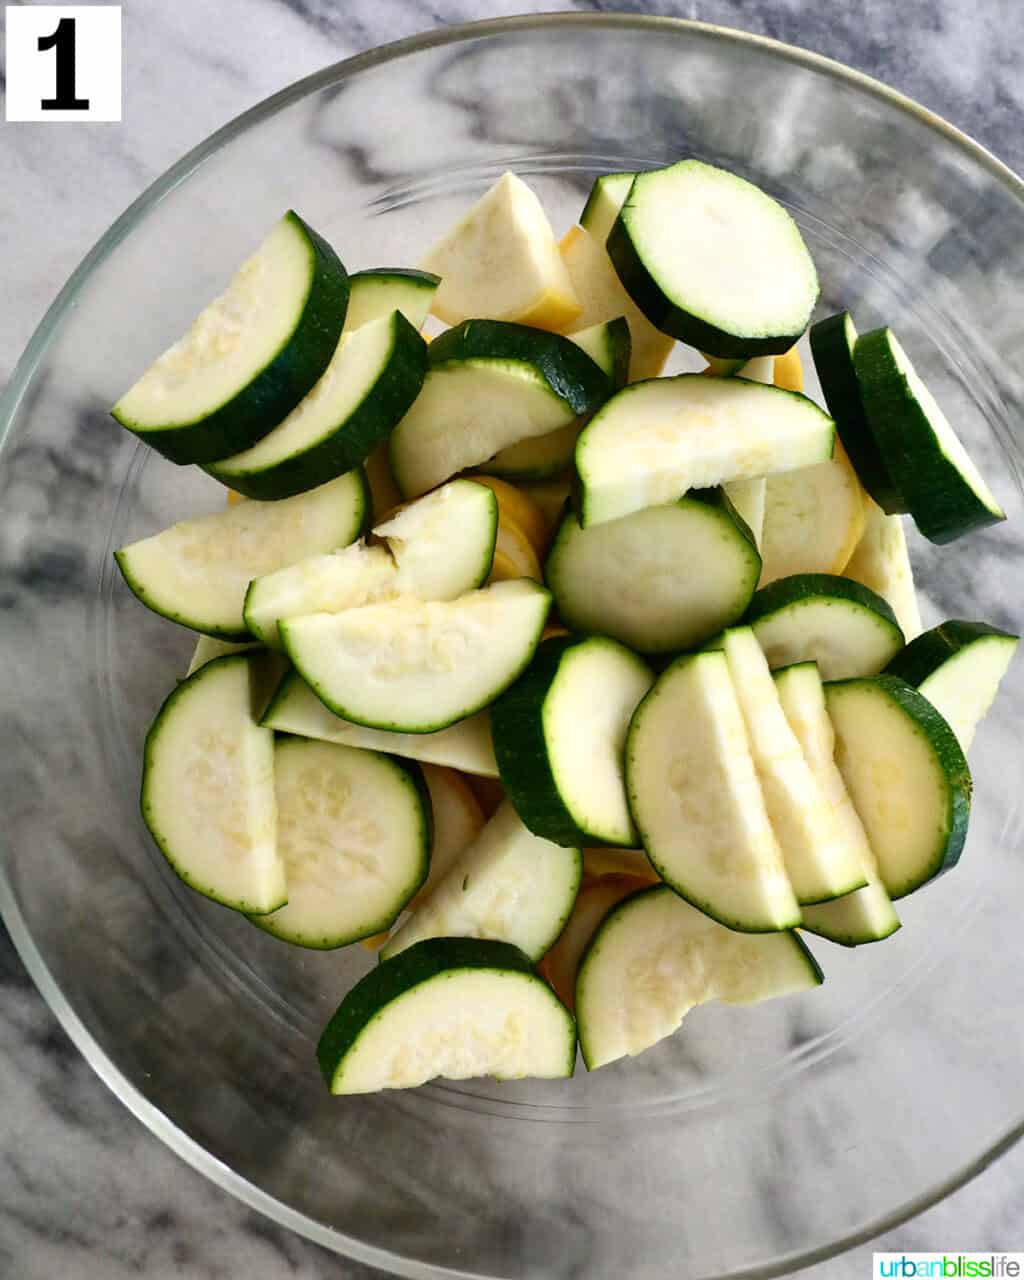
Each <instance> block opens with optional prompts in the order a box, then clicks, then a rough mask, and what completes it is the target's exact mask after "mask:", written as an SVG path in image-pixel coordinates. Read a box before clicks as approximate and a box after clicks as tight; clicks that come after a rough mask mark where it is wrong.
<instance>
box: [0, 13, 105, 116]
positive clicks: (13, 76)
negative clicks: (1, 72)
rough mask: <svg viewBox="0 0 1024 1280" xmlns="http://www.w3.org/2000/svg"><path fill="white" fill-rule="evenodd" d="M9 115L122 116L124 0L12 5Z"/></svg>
mask: <svg viewBox="0 0 1024 1280" xmlns="http://www.w3.org/2000/svg"><path fill="white" fill-rule="evenodd" d="M4 13H5V22H6V56H5V70H6V73H7V95H6V100H5V113H4V114H5V118H6V119H7V120H9V121H29V120H34V121H51V122H56V123H60V122H73V121H74V122H80V123H81V122H90V121H94V120H120V119H121V6H120V5H8V6H7V7H6V9H5V11H4Z"/></svg>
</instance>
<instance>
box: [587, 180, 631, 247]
mask: <svg viewBox="0 0 1024 1280" xmlns="http://www.w3.org/2000/svg"><path fill="white" fill-rule="evenodd" d="M635 177H636V174H635V173H602V174H601V175H600V177H598V178H595V179H594V185H593V186H592V187H591V188H590V194H589V195H588V196H587V203H586V204H585V205H584V206H583V212H582V213H581V214H580V226H581V227H586V229H587V230H588V231H589V232H590V234H591V235H592V236H594V237H595V239H597V240H599V241H600V242H601V244H604V242H605V241H606V240H607V239H608V232H609V231H611V229H612V225H613V224H614V222H615V219H616V218H617V217H618V216H619V210H620V209H621V208H622V206H623V205H624V204H625V202H626V197H627V196H628V195H629V189H630V187H631V186H632V185H633V179H634V178H635Z"/></svg>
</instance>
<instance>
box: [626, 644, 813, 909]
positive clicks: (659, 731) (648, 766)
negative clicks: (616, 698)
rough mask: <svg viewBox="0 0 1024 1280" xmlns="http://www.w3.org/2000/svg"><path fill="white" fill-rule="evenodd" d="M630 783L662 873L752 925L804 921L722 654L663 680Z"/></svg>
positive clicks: (631, 748)
mask: <svg viewBox="0 0 1024 1280" xmlns="http://www.w3.org/2000/svg"><path fill="white" fill-rule="evenodd" d="M626 784H627V788H628V791H629V798H630V808H631V810H632V813H633V818H634V820H635V822H636V825H637V827H638V829H639V831H640V836H641V839H642V841H643V846H644V848H645V849H646V851H647V855H648V857H649V858H650V860H651V862H652V863H653V865H654V867H655V870H656V871H658V873H659V874H660V875H661V876H662V878H663V879H665V880H666V881H667V882H668V883H669V884H671V885H672V886H673V887H674V888H676V890H677V891H678V892H679V893H681V894H683V895H684V896H685V897H686V898H687V899H688V900H689V901H690V902H692V903H693V904H694V905H696V906H699V907H700V909H701V910H702V911H706V912H708V913H709V914H710V915H712V916H714V918H715V919H717V920H720V921H721V922H722V923H725V924H728V925H729V926H730V927H732V928H735V929H740V930H743V931H745V932H754V933H759V932H767V931H771V930H777V929H789V928H792V927H793V926H794V925H797V924H799V922H800V908H799V905H798V904H797V900H796V897H795V895H794V893H793V889H792V886H791V885H790V883H789V877H788V876H787V874H786V868H785V864H784V862H783V857H782V851H781V849H780V848H779V843H778V840H777V839H776V836H775V833H774V831H773V830H772V826H771V822H770V820H769V817H768V812H767V810H766V808H765V803H764V797H763V795H762V792H761V784H760V782H759V781H758V778H757V773H756V770H755V768H754V761H753V759H752V757H751V753H750V742H749V739H748V736H747V730H746V726H745V724H744V721H743V714H742V712H741V710H740V707H739V704H738V702H737V700H736V693H735V690H734V689H733V685H732V681H731V679H730V677H729V668H728V665H727V662H726V658H725V655H724V654H723V653H720V652H713V653H700V654H698V655H696V656H695V657H692V658H686V659H681V660H680V661H679V662H677V663H675V664H674V665H673V666H671V667H670V668H669V669H668V671H666V672H665V674H664V675H662V676H661V678H660V679H659V680H658V682H657V684H656V685H655V686H654V688H653V689H652V690H651V692H650V693H649V694H648V696H647V698H646V699H645V700H644V702H643V703H641V705H640V707H639V708H638V710H637V712H636V714H635V715H634V717H633V722H632V725H631V728H630V734H629V738H628V741H627V746H626Z"/></svg>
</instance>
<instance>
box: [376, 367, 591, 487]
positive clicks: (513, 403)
mask: <svg viewBox="0 0 1024 1280" xmlns="http://www.w3.org/2000/svg"><path fill="white" fill-rule="evenodd" d="M574 420H575V415H574V414H573V411H572V409H571V408H570V407H569V405H568V404H567V403H566V402H565V401H564V400H561V399H560V398H559V397H558V396H557V395H555V393H554V392H553V391H552V390H551V388H550V386H549V385H548V383H547V382H546V380H545V379H544V378H543V377H542V376H541V374H539V373H538V372H537V371H536V370H535V369H534V368H533V367H532V366H531V365H528V364H525V363H518V362H516V361H512V360H465V361H457V362H456V361H451V362H448V363H446V364H443V365H438V366H435V367H434V368H432V369H431V370H430V371H429V372H428V374H427V376H426V380H425V381H424V383H423V389H422V391H421V392H420V394H419V396H418V397H417V399H416V402H415V404H414V405H413V406H412V408H411V409H410V410H409V412H408V413H407V414H406V415H405V417H404V418H403V419H402V421H401V422H400V423H399V424H398V426H397V427H396V428H395V430H394V431H393V432H392V434H391V441H390V445H389V449H390V457H391V468H392V471H393V472H394V476H395V481H396V483H397V484H398V487H399V489H400V490H401V491H402V493H403V494H405V496H406V497H416V496H417V495H418V494H421V493H426V491H427V490H428V489H433V488H435V487H436V486H437V485H439V484H441V483H442V482H443V481H445V480H447V479H449V478H450V477H451V476H453V475H455V473H456V472H458V471H463V470H465V469H466V468H467V467H475V466H479V465H481V464H482V463H486V461H487V460H488V458H493V457H494V455H495V454H496V453H498V452H499V451H500V450H501V449H504V448H506V447H507V446H509V445H513V444H516V443H518V442H519V441H521V440H528V439H532V438H533V437H535V436H544V435H547V434H548V433H550V432H552V431H556V430H557V429H558V428H560V427H564V426H567V425H569V424H570V423H572V422H573V421H574Z"/></svg>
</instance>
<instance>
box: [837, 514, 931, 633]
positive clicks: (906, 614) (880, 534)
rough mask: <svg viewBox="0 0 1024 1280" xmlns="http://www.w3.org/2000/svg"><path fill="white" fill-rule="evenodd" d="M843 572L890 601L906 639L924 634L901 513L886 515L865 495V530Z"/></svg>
mask: <svg viewBox="0 0 1024 1280" xmlns="http://www.w3.org/2000/svg"><path fill="white" fill-rule="evenodd" d="M843 574H844V576H845V577H847V578H852V579H853V580H854V582H860V583H863V585H864V586H865V587H869V588H870V589H871V590H872V591H874V592H875V594H876V595H880V596H881V597H882V599H883V600H887V601H888V602H889V604H890V605H891V606H892V611H893V613H894V614H895V615H896V621H897V622H898V623H899V624H900V630H901V631H902V632H903V635H904V636H905V638H906V639H907V640H913V638H914V637H915V636H918V635H920V634H921V609H920V607H919V605H918V603H917V590H916V589H915V587H914V571H913V568H912V567H911V564H910V552H909V551H908V550H907V534H906V530H905V529H904V527H903V517H902V516H898V515H895V516H887V515H886V514H885V512H884V511H883V510H882V509H881V507H879V506H878V505H877V504H876V503H874V502H873V501H872V500H871V499H870V498H866V500H865V518H864V532H863V534H862V535H861V539H860V541H859V542H858V543H857V546H856V547H855V548H854V552H853V555H852V556H851V557H850V560H849V563H848V564H847V566H846V568H845V569H844V570H843Z"/></svg>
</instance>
